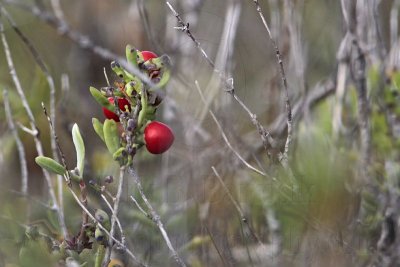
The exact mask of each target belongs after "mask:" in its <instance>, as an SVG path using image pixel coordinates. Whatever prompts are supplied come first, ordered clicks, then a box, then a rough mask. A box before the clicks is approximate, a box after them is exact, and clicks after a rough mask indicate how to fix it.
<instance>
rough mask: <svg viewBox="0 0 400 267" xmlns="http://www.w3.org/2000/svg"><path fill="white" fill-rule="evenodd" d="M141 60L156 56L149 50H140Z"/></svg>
mask: <svg viewBox="0 0 400 267" xmlns="http://www.w3.org/2000/svg"><path fill="white" fill-rule="evenodd" d="M142 56H143V61H147V60H149V59H152V58H156V57H158V56H157V55H156V54H155V53H153V52H151V51H142Z"/></svg>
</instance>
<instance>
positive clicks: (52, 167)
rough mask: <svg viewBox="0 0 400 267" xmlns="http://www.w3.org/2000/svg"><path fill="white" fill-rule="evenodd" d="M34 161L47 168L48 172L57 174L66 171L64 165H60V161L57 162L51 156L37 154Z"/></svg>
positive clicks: (62, 173)
mask: <svg viewBox="0 0 400 267" xmlns="http://www.w3.org/2000/svg"><path fill="white" fill-rule="evenodd" d="M35 161H36V163H37V164H38V165H39V166H40V167H42V168H43V169H46V170H48V171H49V172H52V173H55V174H59V175H64V174H65V173H66V172H67V170H66V169H65V168H64V166H62V165H61V164H60V163H58V162H57V161H55V160H54V159H52V158H48V157H44V156H38V157H36V158H35Z"/></svg>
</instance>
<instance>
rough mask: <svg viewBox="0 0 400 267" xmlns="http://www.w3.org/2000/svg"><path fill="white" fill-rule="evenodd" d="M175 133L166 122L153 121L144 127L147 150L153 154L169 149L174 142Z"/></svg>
mask: <svg viewBox="0 0 400 267" xmlns="http://www.w3.org/2000/svg"><path fill="white" fill-rule="evenodd" d="M174 139H175V138H174V134H173V132H172V130H171V128H169V127H168V126H167V125H165V124H164V123H161V122H158V121H153V122H150V123H149V124H148V125H147V126H146V128H145V129H144V141H145V142H146V148H147V150H148V151H149V152H150V153H152V154H161V153H164V152H165V151H167V150H168V149H169V148H170V147H171V146H172V143H173V142H174Z"/></svg>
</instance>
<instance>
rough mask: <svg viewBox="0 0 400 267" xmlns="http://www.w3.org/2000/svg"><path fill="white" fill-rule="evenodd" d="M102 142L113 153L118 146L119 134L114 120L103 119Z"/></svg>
mask: <svg viewBox="0 0 400 267" xmlns="http://www.w3.org/2000/svg"><path fill="white" fill-rule="evenodd" d="M103 132H104V142H105V143H106V146H107V148H108V151H110V153H111V154H114V153H115V152H116V151H117V150H118V148H119V134H118V129H117V123H116V122H115V121H114V120H105V121H104V126H103Z"/></svg>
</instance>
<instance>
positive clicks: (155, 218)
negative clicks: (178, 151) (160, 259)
mask: <svg viewBox="0 0 400 267" xmlns="http://www.w3.org/2000/svg"><path fill="white" fill-rule="evenodd" d="M128 172H129V173H130V174H131V175H132V177H133V178H134V182H135V184H136V186H137V189H138V191H139V194H140V196H141V197H142V199H143V201H144V203H145V204H146V207H147V208H148V209H149V211H150V214H151V219H152V220H153V221H154V222H155V223H156V225H157V227H158V229H159V230H160V232H161V235H162V236H163V238H164V240H165V243H166V244H167V246H168V249H169V250H170V252H171V254H172V257H173V258H174V259H175V261H176V262H177V263H178V265H179V266H181V267H185V266H186V264H185V263H184V262H183V260H182V259H181V258H180V257H179V255H178V252H177V251H176V250H175V248H174V246H173V245H172V243H171V240H170V239H169V237H168V234H167V232H166V231H165V228H164V225H163V223H162V222H161V219H160V215H158V214H157V212H156V211H155V209H154V208H153V206H152V205H151V204H150V202H149V200H148V199H147V197H146V194H145V193H144V191H143V187H142V184H141V182H140V180H139V176H138V175H137V173H136V170H135V169H134V168H133V167H132V166H129V167H128Z"/></svg>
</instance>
